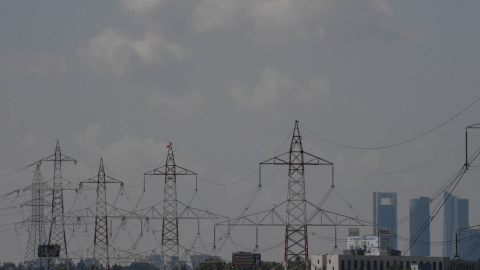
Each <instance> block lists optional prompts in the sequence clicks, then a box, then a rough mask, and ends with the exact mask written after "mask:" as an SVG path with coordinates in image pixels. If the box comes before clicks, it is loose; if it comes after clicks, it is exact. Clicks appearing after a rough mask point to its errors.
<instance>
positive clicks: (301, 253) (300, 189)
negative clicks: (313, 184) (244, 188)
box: [260, 121, 333, 263]
mask: <svg viewBox="0 0 480 270" xmlns="http://www.w3.org/2000/svg"><path fill="white" fill-rule="evenodd" d="M264 164H272V165H288V197H287V217H286V226H285V254H284V263H287V262H288V261H289V260H294V259H295V258H297V257H299V258H304V259H305V260H307V259H308V232H307V229H308V226H307V224H308V221H307V200H306V193H305V173H304V172H305V165H330V166H332V165H333V164H332V163H331V162H329V161H327V160H324V159H322V158H319V157H317V156H314V155H312V154H309V153H307V152H304V151H303V146H302V137H301V136H300V131H299V129H298V121H295V128H294V130H293V136H292V141H291V144H290V151H289V152H287V153H284V154H281V155H278V156H276V157H273V158H271V159H269V160H266V161H264V162H261V163H260V165H264Z"/></svg>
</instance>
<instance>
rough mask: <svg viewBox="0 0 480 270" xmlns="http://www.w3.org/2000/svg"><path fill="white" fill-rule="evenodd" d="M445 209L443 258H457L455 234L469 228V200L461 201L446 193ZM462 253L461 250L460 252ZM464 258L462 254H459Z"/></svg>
mask: <svg viewBox="0 0 480 270" xmlns="http://www.w3.org/2000/svg"><path fill="white" fill-rule="evenodd" d="M443 196H444V200H445V205H444V207H443V209H444V210H443V211H444V215H443V241H444V243H445V244H444V246H443V257H449V258H453V257H454V256H455V233H456V232H457V230H458V229H462V228H466V227H469V226H470V224H469V216H468V211H469V205H468V199H460V198H457V197H455V196H454V195H453V194H450V193H449V192H447V191H445V192H444V194H443ZM459 253H460V250H459ZM459 255H460V257H462V256H461V255H462V254H461V253H460V254H459Z"/></svg>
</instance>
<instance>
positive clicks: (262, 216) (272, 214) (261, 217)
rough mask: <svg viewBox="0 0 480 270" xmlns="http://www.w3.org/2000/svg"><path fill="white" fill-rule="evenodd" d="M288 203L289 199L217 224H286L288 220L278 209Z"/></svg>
mask: <svg viewBox="0 0 480 270" xmlns="http://www.w3.org/2000/svg"><path fill="white" fill-rule="evenodd" d="M286 203H287V201H285V202H283V203H281V204H279V205H276V206H275V207H273V208H272V209H270V210H266V211H261V212H258V213H253V214H249V215H245V216H242V217H238V218H234V219H230V220H227V221H222V222H219V223H216V224H215V225H216V226H285V225H286V224H287V222H286V221H285V219H284V218H282V216H281V215H280V214H279V213H278V211H277V209H278V208H279V207H280V206H282V205H283V204H286Z"/></svg>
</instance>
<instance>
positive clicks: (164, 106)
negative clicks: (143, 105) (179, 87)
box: [147, 91, 204, 121]
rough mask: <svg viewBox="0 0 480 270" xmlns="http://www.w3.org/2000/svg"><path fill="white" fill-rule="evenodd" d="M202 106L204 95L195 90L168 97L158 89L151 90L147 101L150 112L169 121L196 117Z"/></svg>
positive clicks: (200, 112) (199, 113)
mask: <svg viewBox="0 0 480 270" xmlns="http://www.w3.org/2000/svg"><path fill="white" fill-rule="evenodd" d="M203 106H204V96H203V95H201V94H199V93H197V92H190V93H187V94H185V95H182V96H177V97H170V96H166V95H164V94H162V93H160V92H158V91H153V92H151V93H150V96H149V97H148V101H147V108H148V111H149V112H150V113H152V114H159V115H160V116H161V117H164V118H165V119H167V120H171V121H175V120H180V119H185V118H194V117H198V116H199V115H201V114H202V110H203Z"/></svg>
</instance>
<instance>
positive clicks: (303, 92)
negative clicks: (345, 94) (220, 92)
mask: <svg viewBox="0 0 480 270" xmlns="http://www.w3.org/2000/svg"><path fill="white" fill-rule="evenodd" d="M229 92H230V98H231V100H232V101H233V102H234V103H236V104H237V105H239V106H245V107H248V108H253V109H255V110H267V109H268V110H270V109H274V108H276V107H278V106H280V105H282V104H283V103H288V102H292V101H293V102H295V103H296V104H301V105H305V106H311V105H318V103H319V102H320V101H321V98H322V97H323V96H324V95H325V94H327V93H329V92H330V86H329V84H328V81H327V79H326V78H321V77H312V78H311V79H310V80H309V83H308V84H307V85H303V84H302V83H299V82H296V81H294V80H292V79H291V78H290V77H289V76H287V75H286V74H283V73H281V72H280V71H278V70H276V69H274V68H272V67H267V68H264V69H263V70H262V71H261V72H260V81H259V82H258V83H256V84H254V85H252V86H250V87H245V86H242V85H239V84H234V85H233V86H232V87H231V88H230V91H229Z"/></svg>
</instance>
